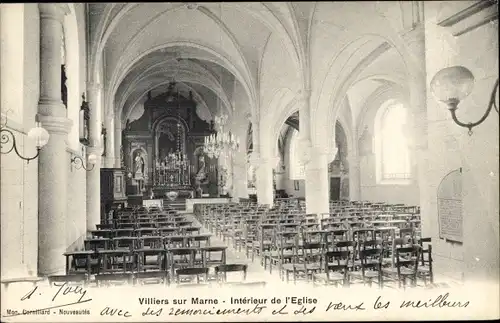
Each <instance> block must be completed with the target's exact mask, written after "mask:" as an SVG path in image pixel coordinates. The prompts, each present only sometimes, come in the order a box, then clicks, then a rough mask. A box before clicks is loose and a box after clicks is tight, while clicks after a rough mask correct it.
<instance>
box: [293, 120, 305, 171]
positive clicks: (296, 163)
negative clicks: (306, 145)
mask: <svg viewBox="0 0 500 323" xmlns="http://www.w3.org/2000/svg"><path fill="white" fill-rule="evenodd" d="M301 156H302V149H301V148H300V142H299V132H298V131H297V130H295V129H294V130H293V132H292V134H291V137H290V179H292V180H298V179H304V172H305V167H304V165H302V164H301V159H300V158H301Z"/></svg>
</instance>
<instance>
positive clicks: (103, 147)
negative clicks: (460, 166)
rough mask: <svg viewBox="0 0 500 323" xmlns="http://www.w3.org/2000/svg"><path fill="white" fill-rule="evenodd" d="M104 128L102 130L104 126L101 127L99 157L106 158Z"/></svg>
mask: <svg viewBox="0 0 500 323" xmlns="http://www.w3.org/2000/svg"><path fill="white" fill-rule="evenodd" d="M106 139H107V138H106V128H104V124H102V125H101V143H102V147H101V156H102V157H106Z"/></svg>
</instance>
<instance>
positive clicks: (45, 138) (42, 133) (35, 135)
mask: <svg viewBox="0 0 500 323" xmlns="http://www.w3.org/2000/svg"><path fill="white" fill-rule="evenodd" d="M28 137H29V138H31V139H32V140H34V141H35V143H36V147H37V148H38V149H40V148H42V147H43V146H45V145H46V144H47V143H48V142H49V138H50V135H49V133H48V132H47V130H45V129H44V128H42V127H41V126H40V123H38V122H37V124H36V127H35V128H32V129H31V130H30V131H28Z"/></svg>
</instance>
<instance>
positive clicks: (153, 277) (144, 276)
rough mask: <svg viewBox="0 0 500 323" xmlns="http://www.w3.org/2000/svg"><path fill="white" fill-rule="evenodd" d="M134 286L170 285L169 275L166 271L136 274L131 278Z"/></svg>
mask: <svg viewBox="0 0 500 323" xmlns="http://www.w3.org/2000/svg"><path fill="white" fill-rule="evenodd" d="M133 284H134V285H149V284H162V285H170V275H169V274H168V271H167V270H158V271H144V272H137V273H135V274H134V278H133Z"/></svg>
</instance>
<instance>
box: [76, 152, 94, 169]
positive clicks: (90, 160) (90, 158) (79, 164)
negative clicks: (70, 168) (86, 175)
mask: <svg viewBox="0 0 500 323" xmlns="http://www.w3.org/2000/svg"><path fill="white" fill-rule="evenodd" d="M96 162H97V156H96V155H94V154H90V155H89V156H88V158H87V163H88V164H90V165H92V166H91V167H90V168H89V167H85V165H84V164H83V159H82V157H80V156H75V157H73V158H71V163H72V164H75V168H76V169H80V168H83V169H85V170H86V171H87V172H90V171H91V170H93V169H94V166H95V164H96Z"/></svg>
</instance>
